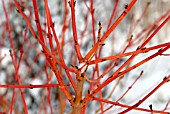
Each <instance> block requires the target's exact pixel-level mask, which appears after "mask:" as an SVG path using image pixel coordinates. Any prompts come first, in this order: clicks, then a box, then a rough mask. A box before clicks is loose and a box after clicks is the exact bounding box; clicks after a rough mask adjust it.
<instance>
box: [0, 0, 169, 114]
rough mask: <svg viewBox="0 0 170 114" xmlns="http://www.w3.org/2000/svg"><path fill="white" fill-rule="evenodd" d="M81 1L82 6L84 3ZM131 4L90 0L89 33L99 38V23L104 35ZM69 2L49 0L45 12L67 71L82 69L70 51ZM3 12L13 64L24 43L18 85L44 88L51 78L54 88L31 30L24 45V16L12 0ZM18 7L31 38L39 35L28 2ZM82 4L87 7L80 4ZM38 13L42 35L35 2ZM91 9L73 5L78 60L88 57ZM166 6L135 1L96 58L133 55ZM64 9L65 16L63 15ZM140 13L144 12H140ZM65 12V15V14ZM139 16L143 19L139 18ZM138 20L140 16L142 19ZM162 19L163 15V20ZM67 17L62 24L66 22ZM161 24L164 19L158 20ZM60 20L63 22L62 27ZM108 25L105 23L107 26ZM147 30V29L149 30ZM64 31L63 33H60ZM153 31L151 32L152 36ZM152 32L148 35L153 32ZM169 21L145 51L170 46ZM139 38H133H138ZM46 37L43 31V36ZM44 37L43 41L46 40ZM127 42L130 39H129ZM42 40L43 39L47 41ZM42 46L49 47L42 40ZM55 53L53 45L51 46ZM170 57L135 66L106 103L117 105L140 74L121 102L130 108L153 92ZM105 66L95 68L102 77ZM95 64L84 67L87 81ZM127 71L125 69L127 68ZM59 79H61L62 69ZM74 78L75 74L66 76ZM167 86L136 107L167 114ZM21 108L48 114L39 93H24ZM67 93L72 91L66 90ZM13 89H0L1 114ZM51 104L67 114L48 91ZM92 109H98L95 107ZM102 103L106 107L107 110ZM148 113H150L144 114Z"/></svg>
mask: <svg viewBox="0 0 170 114" xmlns="http://www.w3.org/2000/svg"><path fill="white" fill-rule="evenodd" d="M2 1H3V0H1V1H0V84H1V85H3V84H7V85H13V84H14V82H15V75H16V72H15V69H14V66H13V63H12V59H11V56H10V53H9V50H10V49H11V45H10V39H9V32H8V30H7V26H6V17H5V13H4V9H3V5H2ZM85 1H86V2H85ZM130 1H131V0H94V4H93V7H94V8H95V11H94V19H95V21H94V30H95V34H96V36H97V33H98V23H99V21H100V22H101V24H102V32H101V35H103V34H104V33H105V32H106V31H107V29H108V28H109V27H110V25H112V24H113V23H114V22H115V20H116V19H117V18H118V17H119V16H120V15H121V13H122V12H123V11H124V9H125V6H126V5H127V4H129V3H130ZM67 2H68V1H67V0H66V1H63V0H49V1H48V3H49V8H50V12H51V16H52V19H53V21H54V23H55V29H56V33H57V36H58V38H59V41H60V45H61V46H62V50H63V56H64V59H65V62H66V64H67V65H68V66H69V67H71V64H73V65H77V66H78V67H80V66H81V64H79V63H78V62H77V60H76V54H75V49H74V40H73V35H72V25H71V10H70V7H69V5H68V3H67ZM4 3H5V7H6V10H7V14H8V18H9V24H10V27H11V30H12V31H11V32H12V39H13V43H14V49H15V51H16V59H17V60H18V59H19V57H20V50H21V48H22V45H23V44H24V54H23V57H22V60H21V63H20V67H19V71H18V74H19V76H20V79H21V82H22V84H23V85H28V84H46V83H47V78H48V77H47V74H48V76H50V81H49V82H50V83H57V80H56V78H55V76H54V74H53V73H51V70H50V68H49V66H48V64H47V63H46V61H45V57H44V54H42V52H41V50H42V47H41V46H40V45H39V43H38V42H37V41H36V40H35V39H34V38H33V36H32V34H31V33H30V31H28V33H27V34H26V38H25V40H24V33H25V30H26V27H27V24H26V22H25V20H24V19H23V17H22V16H21V15H20V14H19V13H18V12H17V10H16V7H15V4H14V2H13V1H11V0H4ZM19 3H20V4H21V8H22V7H23V8H24V13H25V14H26V15H27V16H28V17H29V19H30V22H31V23H32V26H33V28H34V30H35V31H36V33H37V34H38V31H37V28H36V23H35V21H34V20H35V18H34V10H33V5H32V1H26V0H21V1H19ZM85 3H86V4H85ZM116 3H118V5H117V8H116V11H115V13H114V16H113V18H112V20H111V21H109V19H110V17H111V15H112V11H113V8H114V6H115V4H116ZM37 4H38V11H39V16H40V21H41V25H42V28H43V30H44V31H47V29H46V21H45V18H44V17H45V10H44V2H43V1H40V0H37ZM86 5H87V6H90V0H84V1H83V0H80V1H78V0H77V1H76V5H75V15H76V23H77V33H78V38H79V43H80V44H81V52H82V55H83V56H85V55H86V54H87V52H88V51H89V50H90V49H91V47H92V46H93V44H94V42H93V34H92V32H93V29H92V19H91V14H90V13H89V10H88V8H87V6H86ZM169 6H170V1H169V0H142V1H140V0H138V1H137V3H136V4H135V6H134V7H133V8H132V9H131V11H130V12H129V13H128V14H127V16H126V17H125V18H124V19H123V21H122V22H121V23H120V24H119V25H118V26H117V27H116V29H115V30H114V31H113V32H112V33H111V35H109V37H108V38H107V39H106V41H105V42H104V43H105V46H103V47H102V52H101V56H100V57H107V56H111V55H116V54H119V53H122V51H123V50H124V49H125V48H126V46H127V49H126V50H125V52H129V51H135V50H136V48H137V47H138V46H140V45H141V44H142V42H143V41H144V40H145V39H146V34H147V33H148V31H149V30H151V29H147V30H146V31H143V30H144V29H145V28H146V27H148V26H151V25H152V24H153V23H154V22H155V21H156V20H158V19H159V18H161V16H163V15H165V14H166V13H167V15H170V7H169ZM66 10H67V11H66ZM143 12H144V13H143ZM66 13H67V14H66ZM142 13H143V14H142ZM141 15H142V16H141ZM167 15H166V16H167ZM65 16H66V20H64V19H65ZM163 20H165V18H163ZM163 20H161V21H158V22H156V23H155V24H153V25H155V26H159V25H160V24H161V22H163ZM64 21H65V22H64ZM109 23H110V24H109ZM153 25H152V26H153ZM64 27H66V28H67V29H66V30H65V31H63V28H64ZM154 30H155V29H153V31H154ZM153 31H151V32H153ZM169 31H170V22H168V23H166V24H165V26H164V27H163V28H162V29H161V30H160V31H159V32H158V33H157V34H156V35H155V36H154V38H153V39H152V40H151V41H150V42H149V43H148V44H147V45H146V47H150V46H156V45H158V44H162V43H169V41H170V32H169ZM139 33H141V35H140V36H139V37H138V38H136V37H137V35H138V34H139ZM45 35H46V33H45V32H44V37H45ZM131 35H133V38H136V40H134V41H133V44H132V45H130V46H128V43H129V42H128V40H129V37H130V36H131ZM45 38H46V37H45ZM133 38H132V39H133ZM46 39H47V38H46ZM46 42H47V44H48V43H49V42H48V41H47V40H46ZM54 47H55V48H56V45H55V44H54ZM157 51H158V50H153V51H150V52H148V53H144V54H139V55H138V56H136V57H135V59H134V60H133V61H132V62H131V63H130V66H132V65H134V64H136V63H138V62H140V61H141V60H143V59H145V58H147V57H149V56H150V55H152V54H154V53H155V52H157ZM169 52H170V51H169V50H168V51H166V52H165V53H166V54H169ZM128 58H129V57H124V58H122V59H121V61H120V62H119V64H118V65H117V66H116V67H114V69H112V70H111V71H110V72H109V73H108V74H107V75H106V76H105V77H104V78H102V80H101V83H102V82H103V81H105V80H106V79H107V78H108V76H110V75H111V74H112V73H113V72H114V71H115V70H116V69H118V68H119V67H120V65H122V64H123V63H124V62H125V61H126V60H127V59H128ZM169 61H170V57H169V56H158V57H156V58H154V59H152V60H151V61H149V62H147V63H145V64H143V65H141V66H140V67H138V68H136V69H134V70H132V71H130V72H128V73H127V74H125V75H124V77H123V78H122V79H121V80H120V82H119V83H118V86H116V89H115V90H114V92H113V93H112V95H111V97H110V98H108V99H109V100H112V101H116V100H117V99H118V98H119V97H120V96H121V95H122V94H123V93H124V92H125V91H126V90H127V89H128V88H129V87H130V85H131V84H132V83H133V82H134V81H135V79H136V78H137V77H138V76H139V74H140V72H141V71H142V70H143V71H144V73H143V75H142V76H141V78H140V79H139V80H138V81H137V82H136V83H135V85H133V87H132V88H131V89H130V91H129V92H128V93H127V94H126V95H125V96H124V97H123V99H121V100H120V103H122V104H127V105H133V104H135V103H137V102H138V101H139V100H140V99H142V98H143V97H144V96H145V95H147V94H148V93H149V92H150V91H151V90H152V89H153V88H154V87H156V86H157V85H158V84H159V83H160V82H161V81H162V80H163V78H164V77H165V76H167V75H169V74H170V65H169ZM109 63H110V62H109V61H106V62H102V63H100V64H99V69H100V72H99V74H100V75H102V74H103V73H104V71H105V70H106V68H107V67H108V65H109ZM93 68H94V65H91V66H89V68H88V70H87V76H88V78H91V76H92V72H93ZM127 68H128V66H127ZM62 75H63V76H65V75H66V74H65V73H64V70H63V74H62ZM71 75H72V76H75V74H71ZM64 79H65V83H68V82H69V80H68V79H67V78H65V77H64ZM118 80H119V79H116V80H115V81H113V82H112V83H110V84H109V85H108V86H107V87H105V88H104V89H103V97H104V98H107V97H108V95H109V94H108V93H110V92H111V90H112V89H111V88H113V87H114V86H115V84H116V83H117V82H118ZM84 87H85V89H84V91H83V92H84V94H85V92H87V90H88V87H89V83H88V82H85V85H84ZM169 88H170V83H166V84H164V85H163V86H162V87H161V88H160V89H159V90H158V91H156V92H155V93H154V94H152V95H151V97H149V98H148V99H147V100H146V101H145V102H143V103H142V104H141V105H140V106H139V107H141V108H145V109H150V108H149V105H151V104H152V107H153V110H154V109H156V110H164V108H165V107H166V105H167V109H166V111H169V112H170V106H169V104H168V102H170V89H169ZM23 90H24V96H25V100H26V104H27V107H28V110H29V113H30V114H36V113H40V114H45V111H44V109H46V113H47V114H49V113H50V107H49V106H48V100H47V96H48V90H47V89H43V88H41V89H40V88H39V89H23ZM70 91H71V92H72V90H70ZM12 93H13V89H4V88H0V112H9V108H10V107H9V106H10V103H11V100H12ZM50 93H51V94H50V97H51V103H52V107H53V112H54V114H56V113H59V112H60V111H59V110H60V107H61V105H63V106H64V107H65V108H64V111H63V113H69V112H70V110H71V106H70V105H69V102H68V101H65V104H60V100H61V99H65V98H64V97H61V95H62V93H61V91H60V90H59V89H57V88H51V89H50ZM96 104H97V105H96ZM98 104H99V102H95V101H94V102H90V103H89V104H88V108H87V113H90V114H95V113H99V112H100V111H99V112H98V111H97V109H98V108H99V107H100V105H98ZM109 106H110V105H109V104H107V105H105V107H106V108H107V107H109ZM122 110H124V108H121V107H118V106H114V107H112V108H111V109H110V110H109V111H107V112H106V114H112V113H115V114H116V113H118V112H120V111H122ZM13 113H14V114H23V107H22V101H21V95H20V92H19V89H15V104H14V110H13ZM136 113H138V114H147V112H141V111H135V110H132V111H130V112H128V114H136ZM148 114H150V113H148Z"/></svg>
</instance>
